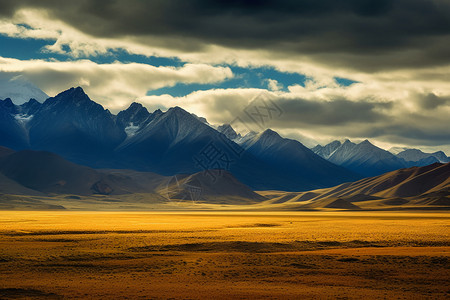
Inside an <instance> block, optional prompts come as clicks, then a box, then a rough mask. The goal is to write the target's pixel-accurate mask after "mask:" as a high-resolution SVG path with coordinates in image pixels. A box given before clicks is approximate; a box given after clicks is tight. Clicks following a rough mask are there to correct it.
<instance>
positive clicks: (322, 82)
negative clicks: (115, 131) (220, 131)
mask: <svg viewBox="0 0 450 300" xmlns="http://www.w3.org/2000/svg"><path fill="white" fill-rule="evenodd" d="M449 41H450V1H448V0H348V1H335V0H323V1H322V0H277V1H275V0H274V1H272V0H240V1H237V0H216V1H213V0H192V1H183V0H152V1H140V0H126V1H125V0H124V1H119V0H116V1H114V0H108V1H107V0H78V1H60V0H40V1H33V0H29V1H26V0H24V1H20V0H11V1H8V0H2V1H0V79H3V80H5V79H9V78H15V77H16V76H21V78H26V79H27V80H29V81H31V82H32V83H34V84H35V85H36V86H38V87H39V88H40V89H42V90H43V91H44V92H46V93H47V94H48V95H50V96H54V95H55V94H57V93H59V92H60V91H62V90H65V89H67V88H69V87H72V86H82V87H83V88H84V89H85V91H86V92H87V93H88V94H89V96H90V97H91V98H92V99H93V100H95V101H96V102H99V103H101V104H102V105H103V106H105V107H106V108H108V109H110V110H111V111H113V112H117V111H119V110H121V109H124V108H126V107H127V106H128V105H129V104H130V103H131V102H133V101H138V102H141V103H142V104H144V105H146V106H147V107H148V108H149V110H154V109H156V108H162V109H165V108H168V107H171V106H175V105H178V106H181V107H183V108H185V109H187V110H189V111H191V112H193V113H195V114H197V115H200V116H204V117H206V118H207V119H208V120H209V122H210V123H216V124H220V123H228V122H231V121H232V120H233V119H234V118H235V117H237V116H239V115H240V114H242V112H243V111H244V110H245V108H246V107H247V105H249V103H250V102H251V100H252V99H253V98H254V97H257V96H258V95H261V94H264V95H269V96H270V97H271V99H272V100H273V101H274V102H275V103H276V105H277V106H278V107H280V108H281V110H282V112H283V113H282V114H281V115H279V116H277V118H274V119H273V120H272V123H271V124H270V126H271V127H272V128H273V129H275V130H277V131H279V132H280V133H281V134H282V135H284V136H287V137H292V138H299V139H302V140H304V141H305V140H310V139H314V140H316V141H318V142H320V143H325V142H328V141H331V140H333V139H336V138H339V139H340V138H345V137H348V138H350V139H354V140H359V139H366V138H368V139H370V140H371V141H373V142H374V143H375V144H377V145H379V146H382V147H385V148H389V147H390V146H394V145H395V146H397V145H401V146H410V147H419V148H421V149H423V150H434V149H436V150H437V149H442V150H445V151H446V152H447V154H450V84H449V79H450V42H449Z"/></svg>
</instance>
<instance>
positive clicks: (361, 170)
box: [312, 139, 450, 177]
mask: <svg viewBox="0 0 450 300" xmlns="http://www.w3.org/2000/svg"><path fill="white" fill-rule="evenodd" d="M312 151H313V152H314V153H316V154H317V155H319V156H321V157H322V158H324V159H327V160H328V161H330V162H332V163H334V164H336V165H339V166H343V167H345V168H347V169H349V170H352V171H353V172H355V173H358V174H361V175H363V176H365V177H368V176H376V175H380V174H383V173H386V172H390V171H393V170H397V169H401V168H408V167H413V166H418V167H421V166H427V165H430V164H433V163H436V162H439V163H448V162H450V158H448V157H447V156H446V155H445V153H444V152H442V151H438V152H435V153H424V152H422V151H420V150H418V149H402V150H401V151H399V152H397V153H396V154H394V153H392V152H389V151H386V150H384V149H381V148H379V147H377V146H375V145H373V144H372V143H370V142H369V141H368V140H364V141H363V142H361V143H358V144H356V143H353V142H351V141H350V140H348V139H347V140H345V141H344V142H343V143H342V142H340V141H337V140H336V141H333V142H331V143H329V144H327V145H325V146H321V145H317V146H315V147H314V148H312Z"/></svg>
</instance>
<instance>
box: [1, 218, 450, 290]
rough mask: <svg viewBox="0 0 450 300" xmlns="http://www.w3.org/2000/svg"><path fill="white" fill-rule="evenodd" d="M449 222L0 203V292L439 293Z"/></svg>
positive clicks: (447, 260)
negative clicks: (25, 208)
mask: <svg viewBox="0 0 450 300" xmlns="http://www.w3.org/2000/svg"><path fill="white" fill-rule="evenodd" d="M449 227H450V222H449V217H448V215H447V214H444V213H419V212H417V213H400V212H297V213H295V212H294V213H292V212H289V213H282V212H277V213H251V212H242V213H238V212H233V213H230V212H228V213H227V212H218V213H211V212H203V213H202V212H197V213H194V212H190V213H174V212H172V213H163V212H159V213H137V212H136V213H132V212H127V213H118V212H117V213H115V212H11V211H8V212H6V211H5V212H0V298H1V299H3V298H14V297H24V295H25V297H28V298H31V299H40V298H55V299H57V298H61V297H67V298H93V299H94V298H95V299H99V298H124V297H128V298H130V299H135V298H142V299H147V298H157V299H159V298H161V299H166V298H171V297H172V298H180V299H185V298H188V299H200V298H216V299H230V298H238V299H248V298H269V299H283V298H301V297H303V298H305V297H306V298H323V297H329V298H339V297H341V298H355V299H356V298H361V297H365V298H394V297H396V298H398V297H400V298H431V299H436V298H442V299H444V298H446V297H447V298H448V297H450V289H449V288H448V285H449V279H448V278H449V277H448V275H449V273H448V269H449V267H450V231H449Z"/></svg>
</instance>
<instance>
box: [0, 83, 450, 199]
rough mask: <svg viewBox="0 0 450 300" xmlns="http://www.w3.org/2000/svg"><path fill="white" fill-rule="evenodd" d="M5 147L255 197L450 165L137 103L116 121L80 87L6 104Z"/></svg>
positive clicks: (439, 158)
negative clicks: (229, 183) (206, 181)
mask: <svg viewBox="0 0 450 300" xmlns="http://www.w3.org/2000/svg"><path fill="white" fill-rule="evenodd" d="M0 145H2V146H5V147H8V148H11V149H14V150H16V151H20V150H36V151H47V152H51V153H55V154H57V155H60V156H61V157H62V158H64V159H66V160H68V161H70V162H71V163H74V164H79V165H82V166H86V167H90V168H95V169H99V168H102V169H129V170H135V171H137V172H153V173H156V174H160V175H161V176H173V175H176V174H194V173H198V172H206V174H207V175H208V176H209V177H211V178H212V179H213V180H216V179H217V176H216V175H215V174H213V173H212V172H210V171H209V170H211V169H224V170H226V171H228V172H230V174H232V175H233V176H235V177H236V178H237V180H238V181H240V182H242V183H243V184H244V185H247V186H249V187H250V188H251V189H253V190H283V191H305V190H312V189H319V188H324V187H330V186H334V185H337V184H340V183H343V182H351V181H355V180H358V179H361V178H363V177H367V176H376V175H379V174H382V173H385V172H389V171H392V170H397V169H400V168H405V167H410V166H413V165H417V166H422V165H428V164H431V163H434V162H442V163H445V162H448V161H449V159H448V157H446V156H445V154H444V153H443V152H436V153H430V154H428V153H423V152H421V151H420V150H416V149H408V150H405V151H402V152H401V153H398V154H397V155H394V154H393V153H390V152H388V151H385V150H383V149H381V148H378V147H376V146H374V145H373V144H371V143H370V142H369V141H367V140H366V141H363V142H361V143H359V144H355V143H352V142H351V141H349V140H346V141H345V142H343V143H341V142H340V141H334V142H332V143H330V144H328V145H326V146H320V145H318V146H316V147H314V148H313V149H308V148H307V147H305V146H304V145H303V144H301V143H300V142H299V141H296V140H292V139H287V138H283V137H281V136H280V135H279V134H278V133H277V132H275V131H273V130H270V129H267V130H265V131H263V132H260V133H255V132H250V133H248V134H247V135H245V136H242V135H241V134H239V133H236V132H235V131H234V129H233V128H232V127H231V126H230V125H228V124H224V125H221V126H218V127H214V126H212V125H210V124H208V122H207V121H206V119H204V118H201V117H198V116H196V115H194V114H191V113H189V112H187V111H185V110H183V109H182V108H179V107H172V108H170V109H169V110H167V111H166V112H162V111H161V110H156V111H154V112H149V111H148V110H147V109H146V108H145V107H144V106H142V105H141V104H139V103H132V104H131V105H130V106H129V107H128V108H127V109H126V110H124V111H121V112H119V113H118V114H117V115H113V114H112V113H111V112H110V111H109V110H107V109H104V108H103V107H102V106H101V105H100V104H98V103H96V102H94V101H92V100H91V99H90V98H89V96H88V95H86V94H85V93H84V91H83V89H82V88H80V87H77V88H71V89H69V90H66V91H64V92H62V93H60V94H58V95H57V96H55V97H52V98H48V99H47V100H45V101H44V102H43V103H40V102H39V101H37V100H35V99H30V100H29V101H28V102H25V103H23V104H21V105H16V104H14V103H13V101H12V100H11V99H9V98H7V99H5V100H0Z"/></svg>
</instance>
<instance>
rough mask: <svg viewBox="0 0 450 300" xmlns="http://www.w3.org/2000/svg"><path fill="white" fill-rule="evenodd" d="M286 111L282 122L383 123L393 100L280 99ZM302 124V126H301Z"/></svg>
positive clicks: (335, 124)
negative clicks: (385, 113) (385, 112)
mask: <svg viewBox="0 0 450 300" xmlns="http://www.w3.org/2000/svg"><path fill="white" fill-rule="evenodd" d="M278 103H279V105H280V107H281V108H282V110H283V111H284V113H283V115H282V117H281V118H280V120H279V121H280V122H282V123H283V124H285V126H286V125H289V124H291V125H292V124H296V125H297V126H299V125H300V124H303V125H302V126H304V125H306V124H308V125H321V126H344V125H348V124H351V123H367V122H384V121H385V119H386V118H387V117H386V116H385V115H384V114H383V112H384V111H386V110H389V109H391V108H392V106H393V103H391V102H366V101H358V102H354V101H349V100H346V99H334V100H333V101H310V100H303V99H280V100H279V102H278ZM299 127H301V126H299Z"/></svg>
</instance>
